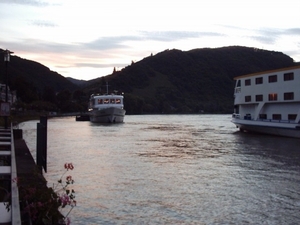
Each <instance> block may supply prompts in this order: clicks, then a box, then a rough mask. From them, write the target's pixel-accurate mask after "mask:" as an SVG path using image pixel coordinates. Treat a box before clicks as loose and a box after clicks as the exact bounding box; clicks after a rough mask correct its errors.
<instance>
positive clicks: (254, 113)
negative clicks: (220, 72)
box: [232, 66, 300, 138]
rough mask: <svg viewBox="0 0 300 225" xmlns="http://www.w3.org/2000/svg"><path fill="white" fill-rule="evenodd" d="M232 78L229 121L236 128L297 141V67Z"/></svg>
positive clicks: (299, 134) (299, 100)
mask: <svg viewBox="0 0 300 225" xmlns="http://www.w3.org/2000/svg"><path fill="white" fill-rule="evenodd" d="M234 79H235V80H236V85H235V90H234V113H233V115H232V122H233V123H234V124H235V125H236V126H237V128H239V129H240V130H241V131H252V132H259V133H266V134H272V135H279V136H286V137H295V138H300V66H294V67H289V68H283V69H277V70H270V71H266V72H260V73H254V74H249V75H244V76H239V77H235V78H234Z"/></svg>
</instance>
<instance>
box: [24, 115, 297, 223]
mask: <svg viewBox="0 0 300 225" xmlns="http://www.w3.org/2000/svg"><path fill="white" fill-rule="evenodd" d="M230 119H231V115H127V116H125V120H124V121H125V122H124V123H122V124H110V125H96V124H92V123H90V122H76V121H75V118H74V117H67V118H53V119H49V120H48V172H47V173H46V174H45V177H46V179H47V180H48V183H49V185H51V184H53V183H56V181H57V180H58V179H59V178H60V176H61V174H62V173H63V171H64V168H63V166H64V163H66V162H72V163H73V164H74V166H75V168H74V170H72V171H70V174H71V175H72V176H73V178H74V180H75V184H74V189H75V191H76V200H77V206H76V207H75V208H74V209H73V211H72V212H71V214H70V217H71V220H72V224H299V223H300V213H299V212H300V148H299V146H300V140H299V139H293V138H285V137H275V136H268V135H259V134H249V133H241V132H238V131H237V129H236V128H235V126H234V124H232V123H231V122H230ZM38 122H39V121H28V122H25V123H22V124H20V128H21V129H23V137H24V139H25V141H26V143H27V145H28V147H29V149H30V150H31V152H32V155H33V156H34V157H35V151H36V124H37V123H38Z"/></svg>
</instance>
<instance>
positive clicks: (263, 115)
mask: <svg viewBox="0 0 300 225" xmlns="http://www.w3.org/2000/svg"><path fill="white" fill-rule="evenodd" d="M259 119H263V120H266V119H267V114H259Z"/></svg>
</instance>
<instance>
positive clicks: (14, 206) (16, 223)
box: [0, 126, 21, 225]
mask: <svg viewBox="0 0 300 225" xmlns="http://www.w3.org/2000/svg"><path fill="white" fill-rule="evenodd" d="M1 132H3V133H4V134H5V135H4V136H2V139H1V141H0V142H1V146H7V149H5V151H1V152H0V155H1V156H6V157H9V156H10V159H11V160H10V161H11V163H10V166H0V167H1V168H0V170H1V171H2V172H0V174H1V176H5V175H8V176H9V175H10V180H11V190H10V193H11V195H10V197H11V205H10V210H9V211H8V212H1V213H11V224H12V225H21V212H20V199H19V190H18V185H17V176H18V174H17V165H16V154H15V145H14V135H13V129H12V126H11V128H10V129H2V130H1ZM9 173H10V174H9ZM0 216H1V215H0Z"/></svg>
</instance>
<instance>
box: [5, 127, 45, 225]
mask: <svg viewBox="0 0 300 225" xmlns="http://www.w3.org/2000/svg"><path fill="white" fill-rule="evenodd" d="M33 182H34V183H35V184H37V188H38V189H40V190H44V189H47V182H46V180H45V178H44V177H43V175H42V172H41V170H38V167H37V165H36V163H35V160H34V159H33V157H32V155H31V152H30V151H29V149H28V147H27V145H26V143H25V140H24V139H23V137H22V130H20V129H13V128H9V129H4V128H1V127H0V225H22V224H26V225H27V224H32V222H31V219H30V217H29V215H28V214H27V215H26V214H24V213H22V208H24V206H26V203H24V201H22V199H21V193H20V186H22V188H24V187H25V188H26V186H29V185H30V184H32V183H33ZM4 203H5V204H4ZM7 203H9V204H10V207H9V210H7V208H6V204H7Z"/></svg>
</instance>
